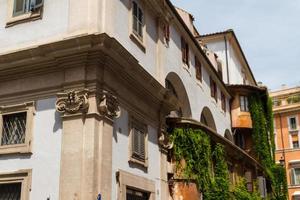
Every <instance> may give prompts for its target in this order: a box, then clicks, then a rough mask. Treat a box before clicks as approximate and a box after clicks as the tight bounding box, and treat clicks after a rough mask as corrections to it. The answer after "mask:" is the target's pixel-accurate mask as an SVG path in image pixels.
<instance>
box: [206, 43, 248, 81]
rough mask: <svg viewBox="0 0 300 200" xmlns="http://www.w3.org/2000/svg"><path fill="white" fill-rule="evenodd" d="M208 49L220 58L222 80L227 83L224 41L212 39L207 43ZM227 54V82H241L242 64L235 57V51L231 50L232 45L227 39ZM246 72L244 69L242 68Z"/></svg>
mask: <svg viewBox="0 0 300 200" xmlns="http://www.w3.org/2000/svg"><path fill="white" fill-rule="evenodd" d="M207 47H208V49H210V50H212V51H213V52H215V53H216V54H217V55H218V58H219V59H220V60H222V66H223V78H224V82H225V83H228V77H227V71H226V70H227V69H226V51H225V41H224V40H219V41H213V42H209V43H207ZM227 48H228V49H227V50H228V51H227V56H228V72H229V84H243V75H242V69H243V65H242V64H241V62H240V61H239V59H238V58H237V55H236V53H235V52H234V50H233V47H232V45H231V44H230V43H229V42H228V41H227ZM244 71H245V72H246V70H244Z"/></svg>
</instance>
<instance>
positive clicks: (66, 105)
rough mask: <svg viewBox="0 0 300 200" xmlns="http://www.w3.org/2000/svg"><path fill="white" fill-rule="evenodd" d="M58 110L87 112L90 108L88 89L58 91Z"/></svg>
mask: <svg viewBox="0 0 300 200" xmlns="http://www.w3.org/2000/svg"><path fill="white" fill-rule="evenodd" d="M57 98H58V99H57V101H56V105H55V106H56V110H57V112H60V113H68V114H75V113H77V112H87V110H88V108H89V101H88V90H87V89H84V90H79V91H75V90H71V91H69V92H64V93H58V94H57Z"/></svg>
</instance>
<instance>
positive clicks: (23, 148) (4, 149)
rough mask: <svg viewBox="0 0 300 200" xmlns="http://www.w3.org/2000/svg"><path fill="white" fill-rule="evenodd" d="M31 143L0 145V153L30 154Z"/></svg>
mask: <svg viewBox="0 0 300 200" xmlns="http://www.w3.org/2000/svg"><path fill="white" fill-rule="evenodd" d="M31 153H32V151H31V145H30V142H29V143H28V144H15V145H5V146H0V155H6V154H31Z"/></svg>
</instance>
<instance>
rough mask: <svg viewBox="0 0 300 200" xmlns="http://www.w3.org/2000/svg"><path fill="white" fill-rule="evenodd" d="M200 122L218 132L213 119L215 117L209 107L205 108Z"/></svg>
mask: <svg viewBox="0 0 300 200" xmlns="http://www.w3.org/2000/svg"><path fill="white" fill-rule="evenodd" d="M200 122H201V123H202V124H204V125H206V126H208V127H210V128H211V129H213V130H215V131H217V128H216V123H215V120H214V118H213V115H212V113H211V111H210V109H209V108H208V107H204V108H203V110H202V112H201V117H200Z"/></svg>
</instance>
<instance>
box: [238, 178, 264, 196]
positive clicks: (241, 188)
mask: <svg viewBox="0 0 300 200" xmlns="http://www.w3.org/2000/svg"><path fill="white" fill-rule="evenodd" d="M233 199H234V200H262V198H261V197H260V195H259V193H258V192H257V191H254V192H252V193H250V192H249V191H248V190H247V188H246V182H245V180H244V179H242V180H241V181H240V182H239V183H238V184H237V185H236V186H235V188H234V190H233Z"/></svg>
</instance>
